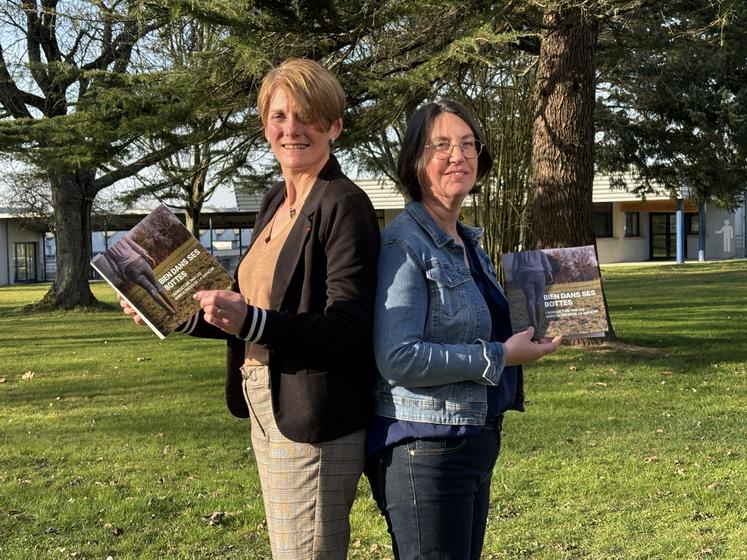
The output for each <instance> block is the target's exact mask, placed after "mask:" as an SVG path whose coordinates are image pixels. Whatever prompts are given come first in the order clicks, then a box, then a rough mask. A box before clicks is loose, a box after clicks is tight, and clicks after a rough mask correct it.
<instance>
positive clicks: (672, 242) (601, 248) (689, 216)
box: [237, 176, 747, 263]
mask: <svg viewBox="0 0 747 560" xmlns="http://www.w3.org/2000/svg"><path fill="white" fill-rule="evenodd" d="M628 181H629V183H628V184H631V182H630V178H628ZM356 182H357V183H358V185H360V186H361V187H362V188H363V190H365V191H366V193H367V194H368V196H369V197H370V198H371V201H372V202H373V205H374V208H375V209H376V211H377V213H378V216H379V223H380V224H381V225H382V226H383V225H386V224H388V223H389V222H391V221H392V220H393V219H394V217H395V216H396V215H397V214H399V213H400V212H401V211H402V208H403V207H404V197H403V196H402V195H401V194H400V193H399V192H398V191H397V189H396V188H395V186H394V184H393V183H392V182H391V181H385V180H380V179H359V180H357V181H356ZM745 198H747V197H745ZM592 199H593V203H594V207H593V212H594V214H593V221H594V233H595V234H596V239H597V250H598V252H599V260H600V262H602V263H615V262H641V261H655V260H676V258H677V241H676V239H677V235H676V230H677V227H676V225H677V224H676V221H677V205H678V202H677V200H675V199H672V198H671V197H670V196H669V195H668V194H666V193H655V194H650V195H647V196H646V197H645V199H644V198H641V197H640V196H637V195H635V194H633V193H630V192H627V191H624V190H620V189H614V188H612V186H611V181H610V177H608V176H597V177H596V178H595V179H594V193H593V196H592ZM237 201H239V207H240V208H241V201H240V198H239V196H237ZM468 201H469V199H468ZM468 201H467V202H468ZM680 205H681V208H682V219H683V223H682V233H683V235H682V236H681V243H682V245H681V247H680V249H681V251H682V255H683V257H684V260H699V257H700V254H699V252H700V250H701V247H700V230H701V229H703V230H704V231H703V233H704V235H703V243H704V246H703V247H702V249H703V251H704V254H703V258H704V260H722V259H731V258H735V257H745V256H747V255H745V234H746V233H747V223H746V222H745V214H746V213H747V212H746V208H747V206H746V205H747V202H745V201H743V203H742V206H741V207H740V208H738V209H737V210H736V211H735V212H730V211H728V210H726V209H724V208H720V207H718V206H717V205H715V204H706V205H705V207H704V208H703V212H702V214H701V212H700V209H699V207H698V206H697V205H696V204H695V203H693V202H692V201H690V200H688V199H687V198H684V199H682V201H681V203H680ZM703 225H704V227H701V226H703Z"/></svg>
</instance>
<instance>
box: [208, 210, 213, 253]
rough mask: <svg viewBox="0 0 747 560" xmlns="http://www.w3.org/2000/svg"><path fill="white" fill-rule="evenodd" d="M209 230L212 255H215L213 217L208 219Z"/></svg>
mask: <svg viewBox="0 0 747 560" xmlns="http://www.w3.org/2000/svg"><path fill="white" fill-rule="evenodd" d="M208 228H210V230H209V231H210V254H211V255H212V254H213V217H212V216H210V217H209V218H208Z"/></svg>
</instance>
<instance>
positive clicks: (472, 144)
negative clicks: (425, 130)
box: [425, 140, 482, 159]
mask: <svg viewBox="0 0 747 560" xmlns="http://www.w3.org/2000/svg"><path fill="white" fill-rule="evenodd" d="M456 146H459V149H460V150H462V155H463V156H464V157H465V158H466V159H475V158H476V157H477V156H479V155H480V152H482V142H480V141H479V140H465V141H464V142H461V143H459V144H452V143H451V142H446V141H443V142H435V143H433V144H426V145H425V147H426V148H430V149H431V150H433V157H435V158H436V159H449V158H450V157H451V152H452V151H453V150H454V148H455V147H456Z"/></svg>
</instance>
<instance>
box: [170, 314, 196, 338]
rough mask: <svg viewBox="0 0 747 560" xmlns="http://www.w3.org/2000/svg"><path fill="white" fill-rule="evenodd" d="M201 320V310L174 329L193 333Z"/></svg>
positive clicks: (179, 331)
mask: <svg viewBox="0 0 747 560" xmlns="http://www.w3.org/2000/svg"><path fill="white" fill-rule="evenodd" d="M199 322H200V312H199V311H198V312H197V313H195V314H194V315H192V316H191V317H190V318H189V319H187V320H186V321H184V322H183V323H182V324H181V325H179V326H178V327H176V328H175V329H174V331H175V332H178V333H183V334H192V332H193V331H194V330H195V327H196V326H197V323H199Z"/></svg>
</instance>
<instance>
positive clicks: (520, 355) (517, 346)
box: [503, 327, 563, 366]
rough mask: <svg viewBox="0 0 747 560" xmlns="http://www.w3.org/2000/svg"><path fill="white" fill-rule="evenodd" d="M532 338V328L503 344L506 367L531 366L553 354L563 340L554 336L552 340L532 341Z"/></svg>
mask: <svg viewBox="0 0 747 560" xmlns="http://www.w3.org/2000/svg"><path fill="white" fill-rule="evenodd" d="M533 336H534V327H529V328H527V330H525V331H522V332H519V333H516V334H515V335H513V336H512V337H511V338H509V339H508V340H507V341H506V342H504V343H503V344H504V345H505V346H506V354H507V355H506V365H507V366H518V365H521V364H531V363H532V362H536V361H537V360H539V359H540V358H541V357H542V356H546V355H547V354H551V353H552V352H555V350H557V349H558V347H559V346H560V343H561V341H562V340H563V337H562V336H556V337H555V338H553V339H552V340H549V339H544V338H543V339H542V340H532V337H533Z"/></svg>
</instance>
